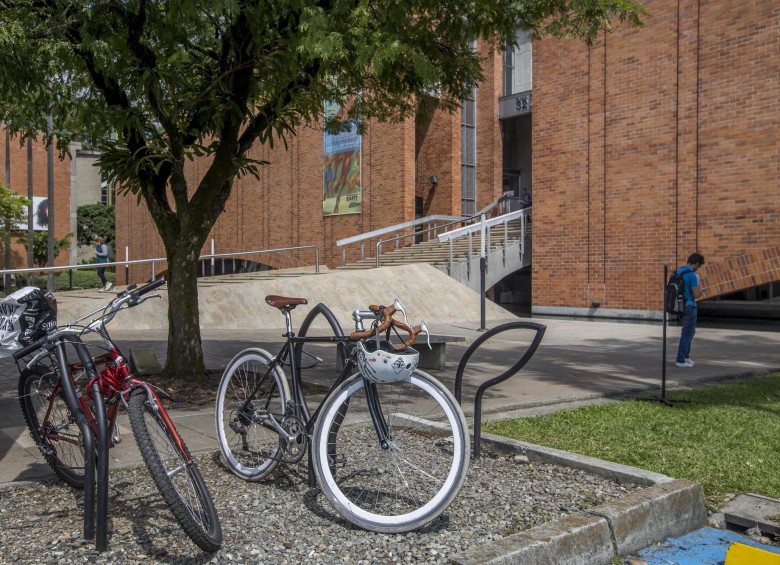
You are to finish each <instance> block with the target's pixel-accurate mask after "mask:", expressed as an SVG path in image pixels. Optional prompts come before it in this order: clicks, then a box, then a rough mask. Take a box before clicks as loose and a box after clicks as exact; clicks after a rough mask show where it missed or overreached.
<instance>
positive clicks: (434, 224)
mask: <svg viewBox="0 0 780 565" xmlns="http://www.w3.org/2000/svg"><path fill="white" fill-rule="evenodd" d="M462 221H464V218H462V217H461V216H444V215H438V214H437V215H433V216H425V217H424V218H417V219H416V220H409V221H408V222H403V223H400V224H395V225H393V226H388V227H386V228H380V229H378V230H374V231H370V232H367V233H363V234H360V235H353V236H352V237H347V238H344V239H339V240H337V241H336V247H341V263H342V265H346V264H347V246H348V245H352V244H353V243H360V258H361V259H365V244H366V241H367V240H369V239H374V238H376V237H381V236H383V235H386V234H388V233H395V232H397V231H401V230H407V229H409V228H416V227H417V226H424V225H426V224H429V227H428V228H426V229H424V230H422V231H415V232H413V233H412V234H409V235H414V236H416V235H419V234H420V233H426V234H427V233H429V232H431V231H433V232H434V235H435V234H436V232H437V231H438V230H439V229H441V228H442V227H446V226H450V225H452V224H453V223H459V222H462ZM439 222H446V223H444V224H439ZM388 241H389V240H388Z"/></svg>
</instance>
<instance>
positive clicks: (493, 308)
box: [56, 263, 514, 332]
mask: <svg viewBox="0 0 780 565" xmlns="http://www.w3.org/2000/svg"><path fill="white" fill-rule="evenodd" d="M121 289H122V287H120V288H119V290H121ZM112 292H113V291H112ZM198 293H199V294H198V296H199V306H200V324H201V329H204V330H206V329H245V328H246V329H253V328H256V329H275V328H279V329H284V317H283V316H282V315H281V313H280V312H279V311H278V310H277V309H276V308H272V307H271V306H268V305H267V304H266V303H265V297H266V296H267V295H269V294H278V295H282V296H294V297H302V298H306V299H307V300H308V301H309V304H308V305H307V306H299V307H298V308H296V309H295V311H294V312H293V323H294V325H295V330H296V331H297V329H298V326H299V325H300V323H301V322H302V321H303V319H304V318H305V316H306V314H307V313H308V312H309V311H310V310H311V308H312V307H314V306H316V305H317V304H318V303H320V302H322V303H324V304H325V305H326V306H327V307H328V308H330V309H331V311H332V312H333V313H334V315H335V316H336V318H337V319H338V321H339V322H340V323H341V326H342V328H343V330H344V332H348V331H351V329H352V328H353V326H352V317H351V315H352V311H353V310H358V309H360V310H365V309H367V308H368V305H369V304H391V303H392V301H393V299H394V298H398V300H400V301H401V304H403V306H404V308H405V309H406V312H407V315H408V316H409V321H410V322H412V323H413V324H417V323H419V322H420V321H421V320H425V321H426V322H428V323H429V324H432V325H435V324H456V323H459V322H463V321H467V320H470V321H474V320H479V319H480V300H479V294H478V293H476V292H474V291H473V290H471V289H469V288H468V287H466V286H464V285H462V284H460V283H458V282H456V281H455V280H453V279H452V278H451V277H448V276H447V275H446V274H445V273H442V272H441V271H439V270H438V269H436V268H435V267H432V266H431V265H428V264H425V263H421V264H412V265H400V266H393V267H381V268H379V269H366V270H357V271H328V272H325V273H320V274H303V275H290V276H280V277H269V278H263V279H254V280H248V279H246V278H243V277H241V276H237V277H235V278H231V277H214V278H204V279H200V280H199V283H198ZM160 294H161V295H162V298H161V299H155V300H150V301H148V302H146V303H145V304H143V305H141V306H139V307H137V308H131V309H129V310H127V311H124V312H122V313H121V314H120V315H119V316H118V317H117V318H116V320H115V321H114V323H113V324H112V325H113V327H115V328H117V329H119V328H122V329H128V330H130V329H135V330H144V329H163V328H167V327H168V296H167V291H166V288H165V287H162V288H161V289H160ZM56 297H57V304H58V311H59V313H58V318H59V322H60V323H61V324H62V323H66V322H68V321H71V320H74V319H76V318H78V317H80V316H83V315H85V314H87V313H88V312H91V311H92V310H95V309H96V308H99V307H100V306H103V305H105V304H106V303H107V302H108V300H109V298H110V293H99V292H97V291H70V292H58V293H56ZM485 317H486V320H487V321H498V320H506V319H509V318H514V315H513V314H512V313H510V312H509V311H507V310H504V309H503V308H501V307H500V306H497V305H496V304H494V303H492V302H490V301H489V300H488V301H486V307H485ZM312 327H313V328H323V329H329V328H330V326H329V325H328V324H327V322H325V320H324V319H323V318H322V317H321V316H319V317H318V318H317V320H316V321H315V323H314V325H313V326H312Z"/></svg>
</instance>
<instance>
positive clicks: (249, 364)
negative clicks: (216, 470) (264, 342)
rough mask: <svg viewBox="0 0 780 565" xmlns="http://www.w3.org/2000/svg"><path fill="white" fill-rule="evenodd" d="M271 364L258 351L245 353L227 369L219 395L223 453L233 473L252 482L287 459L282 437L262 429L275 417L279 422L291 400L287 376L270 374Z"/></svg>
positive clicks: (218, 424)
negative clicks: (284, 454)
mask: <svg viewBox="0 0 780 565" xmlns="http://www.w3.org/2000/svg"><path fill="white" fill-rule="evenodd" d="M271 359H272V357H271V355H270V354H269V353H268V352H267V351H264V350H262V349H259V348H252V349H247V350H245V351H242V352H241V353H239V354H238V355H236V356H235V357H234V358H233V360H232V361H231V362H230V364H229V365H228V367H227V369H225V372H224V373H223V375H222V380H220V382H219V389H218V390H217V407H216V421H217V439H218V440H219V449H220V450H221V451H222V455H223V457H224V460H225V463H227V466H228V467H229V468H230V470H231V471H233V473H235V474H236V475H238V476H239V477H241V478H242V479H246V480H248V481H259V480H261V479H263V478H264V477H266V476H267V475H268V474H269V473H270V472H271V471H273V470H274V468H276V466H277V465H278V464H279V461H280V460H281V459H282V455H283V447H282V443H281V439H280V437H279V434H278V433H277V432H276V431H274V430H273V429H269V427H266V426H264V425H263V424H266V425H267V422H268V421H269V420H270V418H271V417H273V418H274V419H276V420H277V421H278V422H281V421H282V420H283V418H284V415H285V411H286V409H287V402H288V400H289V399H290V388H289V386H288V385H287V378H286V377H285V376H284V373H283V372H282V371H281V370H280V369H279V368H278V367H275V368H274V370H273V371H271V372H270V373H269V371H268V368H269V367H270V366H271ZM253 393H254V396H252V395H253ZM250 396H251V398H252V400H251V401H250V400H249V398H250Z"/></svg>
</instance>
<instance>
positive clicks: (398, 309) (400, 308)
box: [393, 298, 409, 326]
mask: <svg viewBox="0 0 780 565" xmlns="http://www.w3.org/2000/svg"><path fill="white" fill-rule="evenodd" d="M393 308H395V310H396V312H401V314H403V315H404V324H406V325H407V326H408V325H409V318H407V317H406V310H404V307H403V306H401V303H400V302H398V299H397V298H396V299H395V300H393Z"/></svg>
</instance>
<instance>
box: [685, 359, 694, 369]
mask: <svg viewBox="0 0 780 565" xmlns="http://www.w3.org/2000/svg"><path fill="white" fill-rule="evenodd" d="M685 362H686V363H690V365H691V367H693V366H694V365H695V364H696V363H694V362H693V359H691V358H690V357H688V358H686V359H685Z"/></svg>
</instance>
